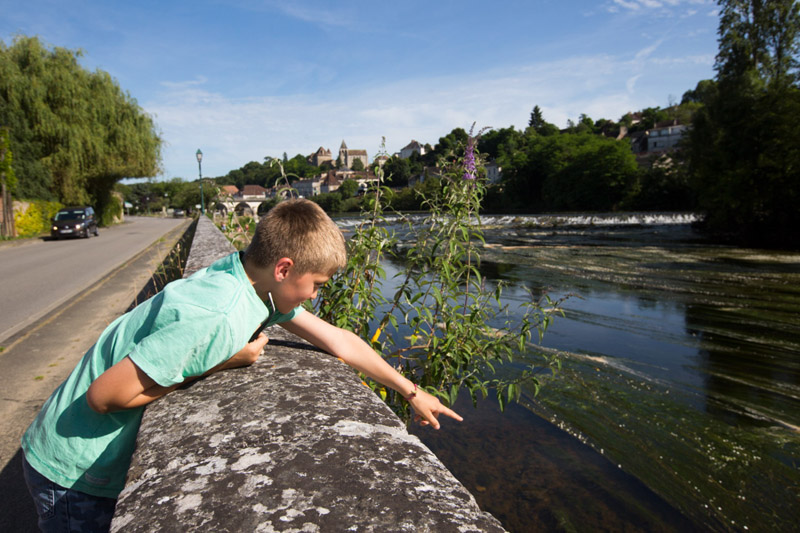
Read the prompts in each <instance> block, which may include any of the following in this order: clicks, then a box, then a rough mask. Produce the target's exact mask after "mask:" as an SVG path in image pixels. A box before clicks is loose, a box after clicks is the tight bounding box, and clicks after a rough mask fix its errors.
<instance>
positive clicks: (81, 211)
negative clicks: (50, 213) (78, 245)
mask: <svg viewBox="0 0 800 533" xmlns="http://www.w3.org/2000/svg"><path fill="white" fill-rule="evenodd" d="M52 223H53V224H52V226H51V227H50V237H52V238H53V239H60V238H61V237H84V238H89V237H90V236H91V235H92V234H94V235H95V237H96V236H97V235H99V233H98V231H97V217H95V214H94V209H92V208H91V207H88V206H85V207H65V208H63V209H60V210H59V211H58V213H56V216H55V217H53V220H52Z"/></svg>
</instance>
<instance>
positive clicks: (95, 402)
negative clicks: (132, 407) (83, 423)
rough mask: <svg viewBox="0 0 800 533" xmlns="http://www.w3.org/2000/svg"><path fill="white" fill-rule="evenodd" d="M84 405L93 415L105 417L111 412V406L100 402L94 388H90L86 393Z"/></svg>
mask: <svg viewBox="0 0 800 533" xmlns="http://www.w3.org/2000/svg"><path fill="white" fill-rule="evenodd" d="M86 403H87V404H88V405H89V408H90V409H91V410H92V411H94V412H95V413H98V414H101V415H106V414H108V413H110V412H111V406H109V405H108V402H104V401H102V399H101V398H100V395H99V394H97V390H96V388H95V387H92V386H90V387H89V390H87V391H86Z"/></svg>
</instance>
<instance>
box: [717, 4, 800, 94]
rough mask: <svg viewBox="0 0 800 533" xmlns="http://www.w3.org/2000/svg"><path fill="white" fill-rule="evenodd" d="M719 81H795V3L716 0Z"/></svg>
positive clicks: (798, 25)
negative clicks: (718, 23)
mask: <svg viewBox="0 0 800 533" xmlns="http://www.w3.org/2000/svg"><path fill="white" fill-rule="evenodd" d="M719 4H720V7H721V13H720V25H719V31H718V33H719V35H720V38H719V53H718V54H717V62H716V66H715V68H716V70H717V74H718V78H719V79H720V80H725V79H727V80H744V79H745V78H748V77H752V78H753V79H760V80H761V81H763V82H765V83H767V84H771V83H777V84H779V85H791V84H793V83H795V82H796V81H797V68H798V57H797V55H798V45H800V43H799V42H798V32H800V16H799V15H798V4H797V2H796V1H795V0H720V1H719Z"/></svg>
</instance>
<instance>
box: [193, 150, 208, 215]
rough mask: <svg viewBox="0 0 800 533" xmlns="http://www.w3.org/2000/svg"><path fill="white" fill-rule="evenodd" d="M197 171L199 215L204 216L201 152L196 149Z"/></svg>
mask: <svg viewBox="0 0 800 533" xmlns="http://www.w3.org/2000/svg"><path fill="white" fill-rule="evenodd" d="M195 155H196V156H197V171H198V172H199V173H200V214H202V215H205V214H206V205H205V202H204V201H203V152H201V151H200V148H198V149H197V154H195Z"/></svg>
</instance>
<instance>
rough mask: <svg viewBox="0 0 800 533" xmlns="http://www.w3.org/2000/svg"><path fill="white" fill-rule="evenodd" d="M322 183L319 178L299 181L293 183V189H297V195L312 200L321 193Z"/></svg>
mask: <svg viewBox="0 0 800 533" xmlns="http://www.w3.org/2000/svg"><path fill="white" fill-rule="evenodd" d="M321 185H322V181H321V180H320V179H319V178H311V179H305V180H298V181H295V182H294V183H292V187H294V188H295V189H297V194H299V195H300V196H302V197H303V198H311V197H312V196H316V195H318V194H319V193H320V192H321Z"/></svg>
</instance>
